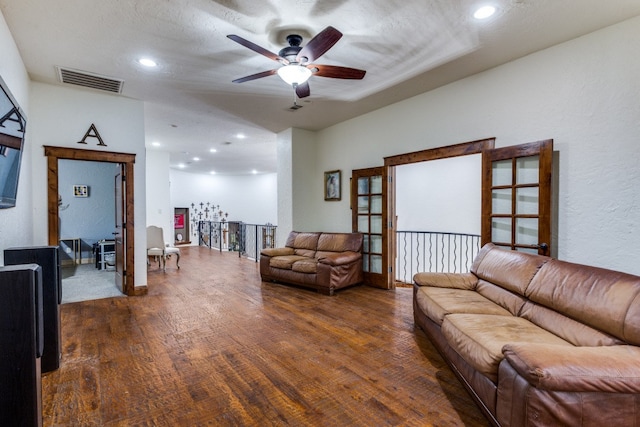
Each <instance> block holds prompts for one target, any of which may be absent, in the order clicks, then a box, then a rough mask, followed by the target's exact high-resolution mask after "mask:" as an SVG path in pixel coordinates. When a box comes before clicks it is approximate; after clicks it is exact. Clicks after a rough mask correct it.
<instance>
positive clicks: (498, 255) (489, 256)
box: [471, 243, 551, 295]
mask: <svg viewBox="0 0 640 427" xmlns="http://www.w3.org/2000/svg"><path fill="white" fill-rule="evenodd" d="M550 259H551V258H549V257H545V256H540V255H533V254H528V253H525V252H518V251H511V250H505V249H501V248H499V247H498V246H496V245H494V244H493V243H487V244H486V245H484V246H483V247H482V249H481V250H480V253H479V254H478V256H477V257H476V259H475V260H474V262H473V265H472V266H471V272H472V273H473V274H475V275H476V276H478V277H479V278H480V279H484V280H486V281H487V282H491V283H495V284H496V285H499V286H501V287H503V288H505V289H508V290H510V291H511V292H515V293H517V294H519V295H525V291H526V289H527V286H529V283H530V282H531V279H533V276H534V275H535V274H536V273H537V272H538V270H539V269H540V267H542V266H543V265H544V264H545V263H546V262H547V261H549V260H550Z"/></svg>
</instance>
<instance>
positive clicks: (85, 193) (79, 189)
mask: <svg viewBox="0 0 640 427" xmlns="http://www.w3.org/2000/svg"><path fill="white" fill-rule="evenodd" d="M73 195H74V197H89V186H87V185H77V184H76V185H74V186H73Z"/></svg>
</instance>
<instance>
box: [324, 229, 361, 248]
mask: <svg viewBox="0 0 640 427" xmlns="http://www.w3.org/2000/svg"><path fill="white" fill-rule="evenodd" d="M362 239H363V237H362V234H361V233H322V234H320V237H319V238H318V245H317V250H318V251H324V252H345V251H351V252H360V251H362Z"/></svg>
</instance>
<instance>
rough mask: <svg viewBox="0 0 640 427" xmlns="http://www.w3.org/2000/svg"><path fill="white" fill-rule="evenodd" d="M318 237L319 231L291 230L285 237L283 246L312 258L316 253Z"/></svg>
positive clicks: (297, 253)
mask: <svg viewBox="0 0 640 427" xmlns="http://www.w3.org/2000/svg"><path fill="white" fill-rule="evenodd" d="M319 237H320V233H300V232H298V231H292V232H291V233H289V237H287V243H286V245H285V246H288V247H290V248H293V249H294V251H293V252H294V253H295V254H296V255H300V256H306V257H310V258H313V257H314V256H315V254H316V248H317V246H318V238H319Z"/></svg>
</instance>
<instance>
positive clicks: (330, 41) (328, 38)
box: [296, 27, 342, 64]
mask: <svg viewBox="0 0 640 427" xmlns="http://www.w3.org/2000/svg"><path fill="white" fill-rule="evenodd" d="M340 37H342V33H341V32H340V31H338V30H336V29H335V28H333V27H327V28H325V29H324V30H322V31H320V32H319V33H318V34H316V36H315V37H314V38H312V39H311V40H309V43H307V45H306V46H305V47H303V48H302V50H300V52H298V55H297V56H296V61H298V62H300V63H303V64H305V63H307V62H313V61H315V60H316V59H318V58H320V57H321V56H322V55H324V53H325V52H326V51H328V50H329V49H331V46H333V45H334V44H336V43H337V42H338V40H340Z"/></svg>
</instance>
